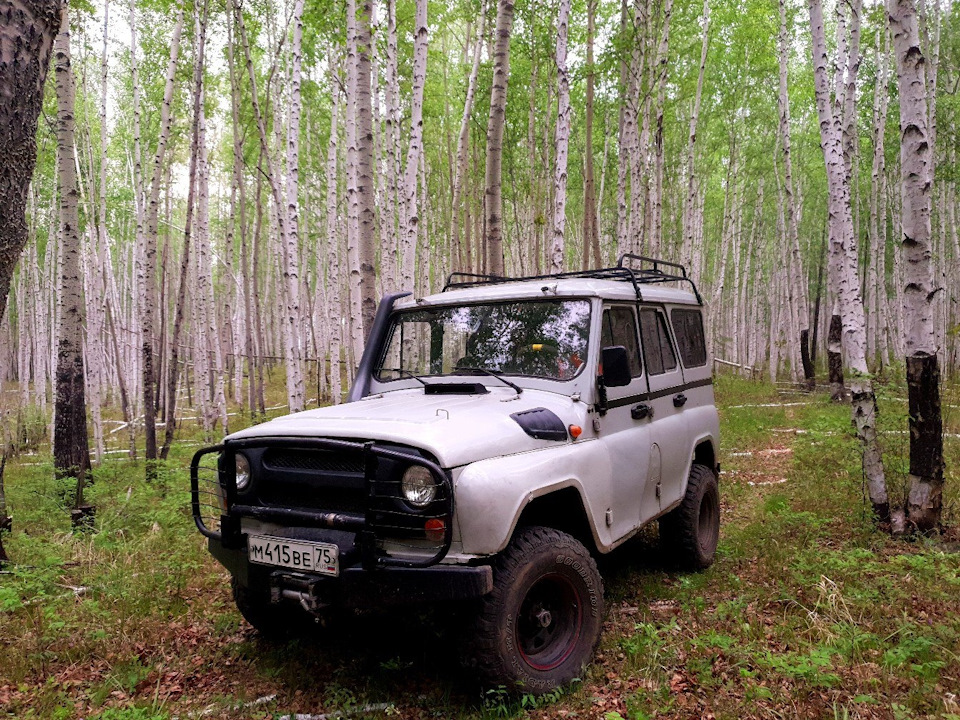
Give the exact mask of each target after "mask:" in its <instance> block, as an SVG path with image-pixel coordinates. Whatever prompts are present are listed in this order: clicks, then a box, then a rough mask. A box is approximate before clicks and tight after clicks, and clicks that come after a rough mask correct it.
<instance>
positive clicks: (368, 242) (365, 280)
mask: <svg viewBox="0 0 960 720" xmlns="http://www.w3.org/2000/svg"><path fill="white" fill-rule="evenodd" d="M424 1H425V0H424ZM372 15H373V4H372V2H371V0H360V2H359V12H358V13H357V26H356V27H357V53H356V61H357V88H356V89H357V116H356V123H357V196H358V200H359V211H360V212H359V221H360V236H359V251H360V315H361V317H362V319H363V339H364V341H366V339H367V337H368V336H369V334H370V329H371V328H372V327H373V318H374V316H375V315H376V314H377V297H376V296H377V287H376V285H377V277H376V269H375V263H376V255H377V242H376V240H377V235H376V230H377V228H376V217H375V214H374V194H375V191H376V183H375V181H374V177H373V100H372V94H371V91H370V73H371V62H370V53H371V47H372V46H371V42H372V39H371V35H370V19H371V17H372ZM424 62H426V58H424ZM359 358H360V356H359V355H357V362H359Z"/></svg>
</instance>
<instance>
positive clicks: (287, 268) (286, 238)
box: [233, 5, 304, 412]
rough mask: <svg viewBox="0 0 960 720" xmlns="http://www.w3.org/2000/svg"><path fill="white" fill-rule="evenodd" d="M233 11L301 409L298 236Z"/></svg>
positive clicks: (293, 398)
mask: <svg viewBox="0 0 960 720" xmlns="http://www.w3.org/2000/svg"><path fill="white" fill-rule="evenodd" d="M233 11H234V16H235V18H236V24H237V27H238V29H239V31H240V44H241V46H242V47H243V54H244V60H245V62H246V66H247V76H248V78H249V80H250V104H251V107H252V109H253V114H254V119H255V120H256V125H257V132H258V133H259V136H260V150H261V160H262V161H263V162H264V163H266V168H265V171H266V180H267V183H268V184H269V186H270V193H271V196H272V198H273V205H274V212H273V214H272V216H273V219H274V222H275V223H276V227H277V236H278V240H279V243H280V252H281V256H282V263H283V280H284V282H283V288H282V290H281V292H282V293H283V298H284V317H283V325H282V338H283V344H284V360H285V368H286V378H287V403H288V405H289V407H290V410H291V412H298V411H300V410H302V409H303V401H304V395H303V393H304V390H303V368H302V363H301V357H300V324H301V318H300V272H299V261H298V252H297V250H296V248H297V245H296V240H294V241H293V245H292V246H291V239H290V223H289V215H288V213H287V211H286V208H287V204H286V202H285V198H284V197H283V194H282V191H281V187H280V180H279V175H278V172H277V168H276V164H275V162H274V159H273V155H272V153H271V152H270V146H269V141H268V138H267V127H266V120H265V118H264V115H263V112H262V109H261V104H260V99H259V92H258V87H257V77H256V72H255V71H254V67H253V59H252V56H251V53H250V43H249V40H248V38H247V30H246V24H245V23H244V20H243V11H242V10H241V9H240V8H239V7H238V6H236V5H234V7H233Z"/></svg>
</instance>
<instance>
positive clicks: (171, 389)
mask: <svg viewBox="0 0 960 720" xmlns="http://www.w3.org/2000/svg"><path fill="white" fill-rule="evenodd" d="M200 12H201V11H200V9H199V8H197V9H196V10H195V13H196V14H195V16H194V43H195V48H194V58H193V125H192V132H191V139H190V168H189V175H188V178H189V180H188V186H187V211H186V219H185V220H184V225H183V252H182V253H181V256H180V284H179V289H178V290H177V302H176V308H175V310H174V313H175V314H174V319H173V339H172V341H171V343H170V362H169V364H168V366H167V385H166V390H167V397H166V403H165V408H164V409H165V411H166V413H165V418H164V419H165V423H166V426H165V428H164V438H163V447H161V449H160V459H161V460H166V459H167V454H168V453H169V452H170V445H171V444H172V443H173V434H174V431H175V430H176V420H177V414H176V413H177V384H178V381H179V378H180V333H181V331H182V328H183V313H184V306H185V304H186V299H187V283H188V282H189V274H188V273H189V269H190V252H191V249H190V245H191V243H190V240H191V234H192V232H193V214H194V198H195V194H196V187H197V163H198V156H199V153H200V140H201V137H200V122H201V113H202V109H203V56H204V47H205V44H206V27H207V24H206V19H207V17H206V16H207V5H206V2H204V4H203V10H202V13H203V17H202V19H201V16H200ZM198 344H199V343H198ZM200 352H205V349H204V348H201V349H200ZM201 367H204V363H201ZM201 407H202V406H201Z"/></svg>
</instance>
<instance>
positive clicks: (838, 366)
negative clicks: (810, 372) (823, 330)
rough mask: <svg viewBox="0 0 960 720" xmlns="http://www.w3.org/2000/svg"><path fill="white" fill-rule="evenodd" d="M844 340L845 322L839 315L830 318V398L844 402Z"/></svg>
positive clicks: (828, 340)
mask: <svg viewBox="0 0 960 720" xmlns="http://www.w3.org/2000/svg"><path fill="white" fill-rule="evenodd" d="M842 340H843V321H842V320H841V318H840V316H839V315H836V314H834V315H831V316H830V329H829V331H828V332H827V377H828V378H829V381H830V397H831V399H833V400H842V399H843V396H844V392H845V391H844V388H843V353H841V352H840V350H839V348H840V344H841V342H842Z"/></svg>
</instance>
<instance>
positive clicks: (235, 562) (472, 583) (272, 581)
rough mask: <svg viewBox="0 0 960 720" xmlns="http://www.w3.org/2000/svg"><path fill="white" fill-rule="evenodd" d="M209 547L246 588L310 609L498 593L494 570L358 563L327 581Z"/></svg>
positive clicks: (215, 544) (238, 551) (212, 543)
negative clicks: (370, 567)
mask: <svg viewBox="0 0 960 720" xmlns="http://www.w3.org/2000/svg"><path fill="white" fill-rule="evenodd" d="M208 547H209V550H210V554H211V555H213V556H214V557H215V558H216V559H217V560H218V561H219V562H220V564H221V565H223V566H224V567H225V568H226V569H227V570H229V571H230V573H231V574H232V575H233V576H234V577H235V578H236V580H237V582H238V583H239V584H240V585H242V586H244V587H253V588H268V587H269V588H270V591H271V595H272V598H273V600H274V602H283V601H284V599H287V600H296V601H300V602H301V604H303V606H304V608H305V609H307V610H313V609H316V608H318V607H324V606H328V605H334V606H337V607H348V608H357V609H368V608H371V609H372V608H382V607H389V606H400V605H422V604H424V603H432V602H447V601H452V600H468V599H471V598H477V597H480V596H482V595H486V594H487V593H489V592H490V591H491V590H493V570H492V568H491V567H490V566H489V565H479V566H468V565H433V566H432V567H427V568H405V567H383V568H377V569H376V570H365V569H364V568H363V566H362V565H360V564H355V565H351V566H349V567H344V568H341V570H340V575H339V577H325V576H322V575H313V574H310V573H301V572H294V571H291V570H286V569H282V568H273V567H269V566H265V565H258V564H255V563H251V562H249V560H248V559H247V551H246V549H244V548H228V547H224V545H223V543H222V542H221V541H220V540H219V539H217V538H213V537H211V538H209V539H208Z"/></svg>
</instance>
